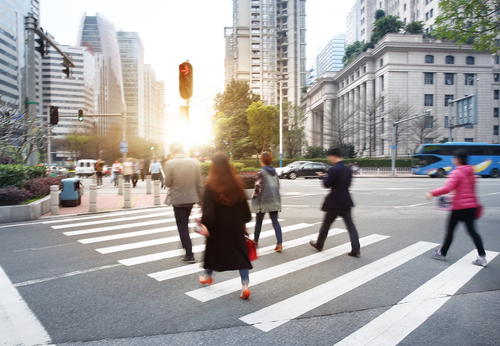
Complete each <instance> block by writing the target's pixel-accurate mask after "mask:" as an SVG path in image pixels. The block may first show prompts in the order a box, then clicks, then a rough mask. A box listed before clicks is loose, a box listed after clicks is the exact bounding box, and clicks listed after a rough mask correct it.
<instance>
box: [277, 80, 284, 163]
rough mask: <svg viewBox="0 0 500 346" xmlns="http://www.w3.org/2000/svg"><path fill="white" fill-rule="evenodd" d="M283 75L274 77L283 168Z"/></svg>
mask: <svg viewBox="0 0 500 346" xmlns="http://www.w3.org/2000/svg"><path fill="white" fill-rule="evenodd" d="M283 79H284V77H283V75H279V76H276V81H277V82H278V83H280V167H283V88H282V87H283Z"/></svg>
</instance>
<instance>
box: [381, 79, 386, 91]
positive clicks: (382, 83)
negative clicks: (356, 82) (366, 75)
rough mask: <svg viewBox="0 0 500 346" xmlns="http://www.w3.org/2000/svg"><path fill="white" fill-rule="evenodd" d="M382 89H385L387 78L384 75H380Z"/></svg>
mask: <svg viewBox="0 0 500 346" xmlns="http://www.w3.org/2000/svg"><path fill="white" fill-rule="evenodd" d="M380 89H381V90H382V91H383V90H385V80H384V76H380Z"/></svg>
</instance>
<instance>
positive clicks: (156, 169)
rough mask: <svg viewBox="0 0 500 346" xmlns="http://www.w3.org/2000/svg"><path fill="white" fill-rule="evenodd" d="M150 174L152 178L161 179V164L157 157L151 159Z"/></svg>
mask: <svg viewBox="0 0 500 346" xmlns="http://www.w3.org/2000/svg"><path fill="white" fill-rule="evenodd" d="M149 174H151V179H152V180H160V175H161V164H160V162H158V159H157V158H156V157H154V158H153V160H151V164H150V165H149Z"/></svg>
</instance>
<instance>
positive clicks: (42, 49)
mask: <svg viewBox="0 0 500 346" xmlns="http://www.w3.org/2000/svg"><path fill="white" fill-rule="evenodd" d="M35 42H36V43H38V46H37V47H35V50H36V51H37V52H38V53H40V56H41V57H42V58H43V57H44V56H45V42H44V40H43V38H41V37H39V38H37V39H36V40H35Z"/></svg>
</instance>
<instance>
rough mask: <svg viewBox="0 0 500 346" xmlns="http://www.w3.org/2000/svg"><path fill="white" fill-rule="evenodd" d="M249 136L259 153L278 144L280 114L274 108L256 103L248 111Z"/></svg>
mask: <svg viewBox="0 0 500 346" xmlns="http://www.w3.org/2000/svg"><path fill="white" fill-rule="evenodd" d="M247 119H248V125H249V126H250V129H249V131H248V132H249V135H250V138H251V139H252V140H253V142H254V144H255V147H256V148H257V150H258V152H261V151H264V150H268V149H270V148H271V146H272V144H273V143H275V142H277V140H276V139H277V135H278V133H279V113H278V110H277V109H276V107H274V106H264V104H263V103H262V102H254V103H252V104H251V105H250V107H248V109H247Z"/></svg>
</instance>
